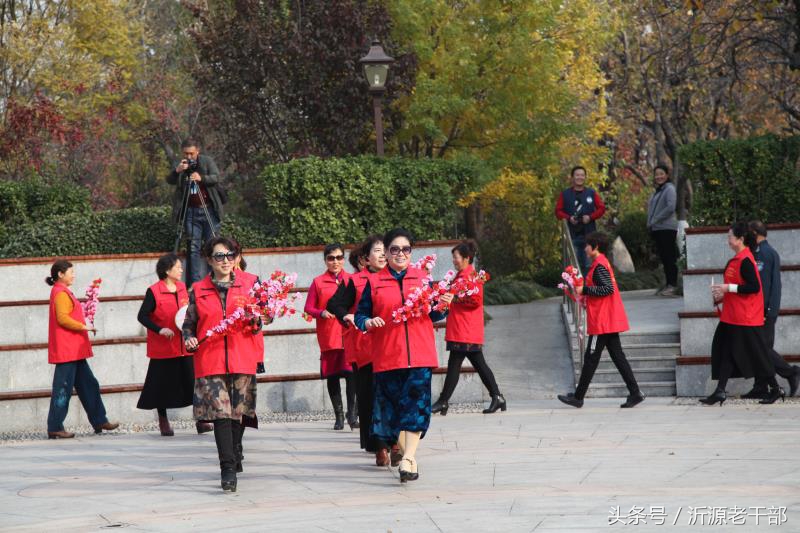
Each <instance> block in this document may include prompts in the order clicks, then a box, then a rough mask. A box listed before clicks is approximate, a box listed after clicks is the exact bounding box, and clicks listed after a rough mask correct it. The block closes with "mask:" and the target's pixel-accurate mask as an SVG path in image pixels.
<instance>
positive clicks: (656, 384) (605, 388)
mask: <svg viewBox="0 0 800 533" xmlns="http://www.w3.org/2000/svg"><path fill="white" fill-rule="evenodd" d="M639 388H640V389H641V391H642V392H643V393H644V395H645V396H675V381H640V382H639ZM586 396H587V397H588V398H625V397H626V396H628V389H627V388H626V387H625V385H623V384H615V383H592V384H591V385H590V386H589V392H588V393H587V394H586Z"/></svg>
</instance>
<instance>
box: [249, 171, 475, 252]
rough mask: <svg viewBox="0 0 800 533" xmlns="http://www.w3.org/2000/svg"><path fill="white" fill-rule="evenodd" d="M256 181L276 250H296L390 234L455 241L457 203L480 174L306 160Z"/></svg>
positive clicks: (264, 173)
mask: <svg viewBox="0 0 800 533" xmlns="http://www.w3.org/2000/svg"><path fill="white" fill-rule="evenodd" d="M261 179H262V181H263V184H264V196H265V199H264V205H265V208H266V213H265V214H266V216H267V219H268V220H269V221H270V222H271V223H274V225H275V228H276V235H275V236H276V238H277V240H278V242H280V243H281V244H283V245H301V244H324V243H328V242H334V241H339V242H355V241H358V240H360V239H362V238H363V237H364V236H365V235H367V234H369V233H373V232H383V231H386V230H388V229H390V228H392V227H395V226H402V227H404V228H406V229H408V230H409V231H411V233H412V234H413V235H414V236H415V237H416V238H417V239H441V238H444V237H454V236H455V235H454V233H455V231H454V230H453V228H454V226H455V224H456V222H457V220H458V216H459V213H460V209H459V208H458V207H457V205H456V202H457V200H458V199H459V198H460V197H462V196H463V195H464V194H465V193H466V192H468V191H470V190H471V189H472V188H473V187H475V186H476V184H477V180H478V171H477V170H476V168H475V167H474V166H472V165H470V164H468V163H464V162H451V161H444V160H432V159H407V158H399V157H395V158H378V157H370V156H361V157H346V158H331V159H319V158H316V157H311V158H305V159H295V160H293V161H290V162H288V163H285V164H278V165H271V166H268V167H266V168H265V169H264V171H263V172H262V174H261Z"/></svg>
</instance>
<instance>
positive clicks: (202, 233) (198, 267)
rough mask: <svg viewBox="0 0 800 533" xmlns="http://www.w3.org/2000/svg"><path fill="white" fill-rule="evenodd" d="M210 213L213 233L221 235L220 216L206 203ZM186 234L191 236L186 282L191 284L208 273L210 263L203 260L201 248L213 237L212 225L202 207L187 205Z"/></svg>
mask: <svg viewBox="0 0 800 533" xmlns="http://www.w3.org/2000/svg"><path fill="white" fill-rule="evenodd" d="M206 207H207V208H208V214H209V216H210V217H211V224H213V233H216V234H217V235H219V226H220V224H219V217H217V212H216V211H214V208H213V207H211V206H210V205H208V204H206ZM185 229H186V235H187V237H189V253H188V260H189V264H188V265H187V268H186V284H187V285H189V286H191V284H192V283H194V282H196V281H200V280H201V279H203V278H204V277H205V276H206V274H207V273H208V265H207V264H206V262H205V261H204V260H203V257H202V255H201V250H202V249H203V243H205V242H206V241H207V240H209V239H210V238H211V234H212V226H211V225H209V223H208V218H207V217H206V212H205V211H204V210H203V208H202V207H187V208H186V228H185Z"/></svg>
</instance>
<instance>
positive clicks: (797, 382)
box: [788, 366, 800, 398]
mask: <svg viewBox="0 0 800 533" xmlns="http://www.w3.org/2000/svg"><path fill="white" fill-rule="evenodd" d="M792 368H794V375H793V376H789V378H788V380H789V398H792V397H793V396H794V395H795V394H797V388H798V386H800V367H798V366H793V367H792Z"/></svg>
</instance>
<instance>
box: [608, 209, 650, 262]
mask: <svg viewBox="0 0 800 533" xmlns="http://www.w3.org/2000/svg"><path fill="white" fill-rule="evenodd" d="M617 235H618V236H619V237H621V238H622V242H624V243H625V247H626V248H627V249H628V252H629V253H630V254H631V259H633V264H634V266H636V268H637V269H651V268H655V267H656V266H657V265H658V257H656V255H655V254H654V253H653V244H652V240H651V239H650V232H649V231H648V230H647V213H630V214H628V215H627V216H626V217H625V218H623V219H622V221H620V224H619V226H618V227H617Z"/></svg>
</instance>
